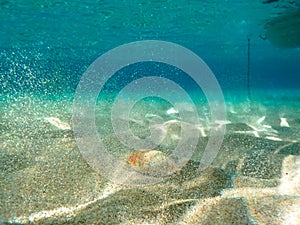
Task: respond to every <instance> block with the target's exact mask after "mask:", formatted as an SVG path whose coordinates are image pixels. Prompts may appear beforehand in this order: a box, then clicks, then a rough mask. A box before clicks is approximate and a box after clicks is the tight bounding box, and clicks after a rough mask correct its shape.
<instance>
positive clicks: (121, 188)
mask: <svg viewBox="0 0 300 225" xmlns="http://www.w3.org/2000/svg"><path fill="white" fill-rule="evenodd" d="M277 104H278V103H277ZM101 107H102V108H101ZM106 107H107V106H106V105H105V104H102V105H101V104H100V108H101V109H99V111H97V112H96V116H97V118H98V119H97V120H96V123H97V124H100V125H99V129H98V132H103V134H104V138H103V142H104V143H105V144H106V146H108V148H109V151H111V153H112V154H113V155H115V156H116V157H118V159H119V160H123V161H124V162H125V163H126V161H127V159H128V156H129V155H130V154H132V150H130V149H128V148H124V147H122V145H121V143H120V142H119V141H118V140H117V138H116V136H114V135H113V134H111V128H109V127H108V128H107V127H106V126H102V125H101V124H105V122H103V121H104V120H105V119H107V118H109V116H107V115H106V114H105V113H104V112H106ZM138 107H140V108H138ZM138 107H137V108H136V111H135V114H132V118H131V119H130V121H129V122H130V124H131V127H132V129H135V132H136V133H137V134H140V135H141V136H143V135H145V136H146V135H147V132H148V131H147V130H148V128H147V126H146V125H147V123H145V121H144V120H146V118H149V117H147V116H145V114H146V113H148V114H151V115H153V114H156V115H159V116H161V117H162V118H163V119H164V120H165V121H164V122H165V125H166V126H165V132H166V134H167V136H166V140H165V142H164V145H161V146H160V147H161V149H160V150H161V151H165V152H166V153H168V147H172V146H173V145H176V143H177V142H178V140H179V139H180V122H178V121H180V118H178V115H176V111H174V110H173V111H172V110H171V111H169V112H172V113H170V114H169V115H167V114H166V112H167V110H169V109H170V108H169V109H168V107H169V106H161V107H159V108H157V105H155V104H154V105H152V106H151V105H150V106H149V105H148V106H147V107H145V106H144V105H143V104H141V105H140V106H138ZM203 107H204V106H203ZM154 108H155V110H152V109H154ZM0 110H1V121H0V137H1V142H0V150H1V151H0V160H1V161H0V179H1V182H0V191H1V204H0V222H1V223H4V224H5V223H6V224H285V225H287V224H300V210H299V208H300V143H299V142H300V116H299V115H300V112H299V111H300V107H298V106H295V105H285V106H284V107H278V106H276V105H272V104H270V103H268V104H263V103H260V104H258V103H251V104H250V103H249V102H248V103H228V104H227V120H228V121H227V122H226V123H227V124H226V127H227V130H226V135H225V138H224V141H223V144H222V147H221V149H220V151H219V154H218V155H217V157H216V159H215V160H214V161H213V163H212V164H211V166H209V168H207V169H205V170H203V171H199V169H198V168H199V162H200V158H201V152H202V151H203V149H204V148H205V146H206V143H207V140H208V136H209V126H210V123H208V122H205V119H204V118H206V116H203V120H200V121H204V122H202V125H201V126H200V125H199V127H200V128H199V129H201V132H200V134H201V136H200V138H199V141H198V145H197V148H196V151H195V153H194V155H193V156H192V158H191V159H190V160H189V161H188V163H187V164H186V165H185V166H184V167H183V168H182V169H181V170H180V171H177V172H175V173H174V174H172V175H171V176H170V177H168V178H167V179H165V180H164V181H163V182H160V183H157V184H153V185H146V186H129V185H121V184H114V183H112V182H111V181H109V180H108V179H106V178H105V177H103V176H101V174H99V173H97V172H95V171H94V170H93V169H92V168H91V167H90V165H89V164H88V163H87V162H86V161H85V159H84V158H83V156H82V155H81V152H80V150H79V148H78V146H77V144H76V142H75V137H74V134H73V132H72V121H71V118H72V101H67V100H59V101H58V100H37V99H32V98H18V99H14V100H11V101H10V102H4V101H2V102H1V104H0ZM204 111H205V110H204ZM282 118H283V119H282ZM206 120H207V118H206ZM168 121H169V123H168ZM170 121H172V122H170ZM176 121H177V122H176Z"/></svg>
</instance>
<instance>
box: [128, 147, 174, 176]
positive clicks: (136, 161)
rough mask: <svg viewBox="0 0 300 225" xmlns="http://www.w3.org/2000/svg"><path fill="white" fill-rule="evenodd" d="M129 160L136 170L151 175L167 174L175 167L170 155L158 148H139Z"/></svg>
mask: <svg viewBox="0 0 300 225" xmlns="http://www.w3.org/2000/svg"><path fill="white" fill-rule="evenodd" d="M128 161H129V163H130V164H131V166H132V167H133V168H134V169H135V170H136V171H138V172H141V173H146V174H148V175H151V176H165V175H168V174H169V173H172V172H173V169H174V165H173V164H172V163H171V161H170V160H168V156H167V155H166V154H165V153H163V152H161V151H158V150H147V149H142V150H139V151H137V152H135V153H134V154H132V155H131V156H130V157H129V159H128Z"/></svg>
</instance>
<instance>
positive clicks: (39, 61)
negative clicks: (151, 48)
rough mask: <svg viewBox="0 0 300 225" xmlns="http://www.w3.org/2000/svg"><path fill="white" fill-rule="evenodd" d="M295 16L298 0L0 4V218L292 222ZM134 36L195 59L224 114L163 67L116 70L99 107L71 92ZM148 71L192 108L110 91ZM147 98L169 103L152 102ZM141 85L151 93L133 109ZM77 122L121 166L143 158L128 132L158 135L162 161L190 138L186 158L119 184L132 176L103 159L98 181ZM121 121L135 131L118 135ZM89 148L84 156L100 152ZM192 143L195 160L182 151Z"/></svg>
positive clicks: (297, 90)
mask: <svg viewBox="0 0 300 225" xmlns="http://www.w3.org/2000/svg"><path fill="white" fill-rule="evenodd" d="M299 8H300V2H299V1H297V0H296V1H285V0H279V1H264V0H253V1H242V0H226V1H225V0H224V1H220V0H210V1H208V0H203V1H196V0H191V1H184V0H175V1H161V0H155V1H138V0H133V1H129V0H124V1H120V0H113V1H106V0H96V1H95V0H94V1H92V0H86V1H79V0H75V1H54V0H53V1H51V0H40V1H34V0H24V1H13V0H0V140H1V141H0V196H1V201H0V203H1V204H0V223H2V222H3V223H4V222H8V223H13V222H16V223H21V224H28V223H30V222H32V223H36V224H45V223H49V224H53V223H58V224H60V223H70V224H80V223H81V224H82V223H85V224H174V223H182V224H210V223H211V222H212V221H213V224H292V223H289V222H291V221H289V219H288V218H290V217H292V218H295V219H294V221H296V223H295V224H297V222H299V221H300V219H299V218H300V216H299V212H297V211H298V210H297V208H298V207H299V202H300V197H299V196H300V191H299V190H300V189H299V174H300V172H299V171H300V166H299V165H300V163H299V162H300V158H299V155H300V152H299V149H300V145H299V142H300V116H299V115H300V30H299V27H300V19H299V17H300V16H299V14H300V13H299ZM278 21H279V22H278ZM144 40H157V41H167V42H173V43H176V44H178V45H181V46H183V47H185V48H187V49H189V50H191V51H192V52H194V53H195V54H197V55H198V56H199V57H200V58H201V59H202V60H203V61H204V62H205V63H206V64H207V65H208V67H209V68H210V69H211V71H212V72H213V74H214V76H215V78H216V79H217V81H218V84H219V86H220V88H221V90H222V95H223V96H224V100H225V102H224V106H225V108H224V110H225V111H224V112H226V113H224V117H221V120H218V119H219V117H218V116H217V117H214V113H212V112H211V109H212V108H211V107H212V106H215V107H220V110H221V111H222V109H223V108H222V102H221V105H220V104H219V103H220V102H218V101H216V102H214V101H213V102H209V101H208V100H207V98H206V97H207V95H206V94H207V93H204V91H203V90H202V89H201V88H200V87H199V85H198V84H197V82H196V81H195V80H193V79H192V78H191V77H190V76H189V75H187V73H186V72H185V71H182V70H180V69H179V68H176V67H175V66H172V65H167V64H164V63H161V62H153V61H152V62H140V63H135V64H132V65H128V66H126V67H124V68H122V69H121V70H119V71H117V72H116V73H115V74H114V75H113V76H112V77H111V78H110V79H109V80H108V81H107V82H106V83H105V84H104V86H103V88H102V91H101V92H100V93H99V95H98V96H97V98H96V99H95V100H94V99H90V96H91V95H90V94H91V93H90V91H91V90H87V92H86V93H83V96H79V97H78V96H76V94H75V93H76V90H78V89H76V88H77V87H78V84H79V83H80V81H81V79H82V76H83V74H85V72H86V71H87V69H88V68H89V66H90V65H91V64H92V63H93V62H94V61H95V60H96V59H97V58H98V57H99V56H102V55H103V54H105V53H106V52H108V51H110V50H111V49H113V48H116V47H118V46H120V45H123V44H127V43H130V42H134V41H144ZM120 57H121V58H122V55H120ZM124 57H126V56H124ZM176 57H180V56H178V55H170V58H176ZM185 62H189V58H186V61H185ZM106 63H107V65H109V66H112V67H114V65H115V63H116V62H106ZM104 67H105V65H103V68H104ZM101 68H102V67H101V66H100V69H101ZM105 68H106V67H105ZM201 75H202V73H201V71H199V76H201ZM100 76H101V74H100ZM150 76H158V77H160V78H166V79H169V80H172V81H173V82H175V83H176V84H177V85H178V86H180V87H181V88H183V90H184V91H185V92H186V93H187V94H188V95H189V97H190V98H191V101H187V100H186V98H184V97H185V95H181V94H178V93H179V92H178V93H176V92H174V90H175V89H172V88H170V87H171V86H164V83H163V82H162V83H157V84H158V85H157V86H159V88H158V89H155V88H152V90H151V87H152V86H151V85H150V84H149V87H148V86H147V85H145V86H142V87H139V88H138V87H137V88H136V89H135V88H131V89H130V92H128V93H125V95H122V96H121V97H120V96H119V93H120V92H121V91H122V90H123V89H124V88H126V87H127V86H128V85H129V84H134V83H135V82H137V80H138V79H141V78H145V77H150ZM99 80H101V79H99ZM99 80H97V81H99ZM93 82H94V80H91V84H93ZM91 87H94V86H93V85H91ZM156 90H158V91H161V92H160V94H166V96H169V97H170V96H171V97H170V98H169V99H167V100H165V99H163V98H162V97H157V96H155V94H157V93H155V91H156ZM145 91H148V92H146V93H152V95H150V96H144V97H143V98H141V99H139V101H137V102H135V100H134V99H135V97H136V96H139V95H140V94H141V93H143V92H145ZM151 91H152V92H151ZM91 92H92V91H91ZM85 94H86V95H85ZM213 94H214V93H213ZM216 95H217V94H216ZM223 96H221V97H223ZM219 97H220V96H218V100H220V99H219ZM79 100H80V101H82V102H85V104H86V105H84V106H83V107H82V105H80V104H78V102H76V101H79ZM80 101H79V103H80ZM118 101H119V102H118ZM116 102H117V103H118V104H119V105H117V109H116V110H115V111H114V112H112V111H113V109H114V108H113V107H114V106H115V105H114V104H116ZM174 102H175V103H176V104H178V105H177V106H178V107H179V108H180V109H181V111H180V110H178V108H176V107H175V106H174V104H173V103H174ZM216 103H217V104H216ZM91 105H94V108H92V109H93V110H90V111H89V110H87V109H88V108H89V107H90V106H91ZM128 105H130V106H132V108H131V109H130V111H129V112H123V109H128V108H127V106H128ZM79 106H80V107H82V108H80V107H79ZM76 107H77V108H76ZM86 108H87V109H86ZM195 112H196V113H197V118H196V120H194V117H193V116H194V114H193V113H195ZM222 112H223V111H222ZM76 113H77V114H76ZM80 113H82V114H83V115H81V114H80ZM85 113H86V114H85ZM89 113H90V114H89ZM91 116H94V118H92V119H91ZM82 118H83V121H90V119H91V121H92V122H93V123H91V124H90V125H95V133H96V136H97V135H98V137H99V138H100V139H101V140H102V142H103V145H104V146H105V148H106V149H107V152H109V153H110V154H111V155H113V157H115V158H117V160H119V161H121V162H124V163H125V164H126V165H128V166H130V162H129V161H128V159H129V158H130V157H132V154H134V153H135V152H136V150H139V149H138V148H135V147H133V146H136V145H135V144H137V143H139V142H138V141H136V142H137V143H135V140H137V139H130V137H129V136H126V135H131V134H132V135H133V136H136V137H138V138H139V139H138V140H139V141H140V140H141V139H142V140H144V139H147V137H148V136H151V135H154V137H156V138H157V139H156V140H154V142H155V141H156V142H158V141H159V140H160V138H161V137H164V139H163V140H162V141H161V142H159V143H156V142H155V143H156V148H154V149H156V150H159V151H160V152H161V154H158V155H159V156H161V155H163V154H166V155H170V154H171V153H172V151H173V150H174V148H175V147H176V146H177V145H179V143H181V142H180V141H181V140H182V139H186V140H185V141H186V142H187V143H183V144H182V146H184V148H183V150H184V151H183V153H182V152H179V154H178V155H175V156H174V158H176V157H178V158H180V157H179V156H184V157H185V158H188V160H187V161H188V163H187V164H185V167H183V168H180V169H182V170H180V171H176V173H174V174H173V175H172V176H171V177H166V179H165V177H164V179H163V181H162V182H160V183H159V184H153V185H148V186H146V187H144V186H141V187H135V186H130V185H129V186H122V185H120V183H126V184H128V183H129V184H130V179H131V178H130V177H129V178H128V177H127V178H126V179H128V180H126V179H125V178H123V177H122V176H123V175H124V174H130V173H128V171H126V170H124V171H125V172H124V171H123V170H118V169H119V167H118V166H116V164H112V163H111V162H114V163H115V161H112V160H107V161H105V160H104V166H103V167H101V166H100V167H99V168H102V169H103V168H104V169H105V168H106V167H107V168H109V170H112V171H113V172H116V173H115V174H114V173H113V172H111V171H109V172H107V173H101V172H103V171H101V172H99V171H97V168H98V167H97V165H92V163H91V162H90V161H91V159H93V158H97V157H96V156H95V155H92V156H89V155H88V154H87V155H88V157H86V155H85V153H84V152H82V148H81V147H82V146H80V144H78V143H84V142H81V140H82V139H83V138H86V136H89V135H90V134H92V131H93V128H94V127H93V126H90V127H89V126H87V127H85V129H86V130H85V131H87V134H88V135H86V134H78V130H79V131H80V129H79V128H80V126H79V125H82V126H86V124H85V122H83V123H82V120H80V119H82ZM78 121H80V122H78ZM112 121H117V124H113V123H112ZM86 123H87V124H89V123H88V122H86ZM118 123H119V124H118ZM78 124H79V125H78ZM224 124H225V125H226V131H225V130H223V129H224V127H225V126H224ZM118 125H120V127H119V128H118V127H116V126H118ZM127 125H128V127H129V128H130V129H131V131H130V132H132V133H130V132H129V131H128V132H127V130H126V129H125V130H123V128H124V127H126V126H127ZM78 127H79V128H78ZM76 129H77V130H76ZM116 129H120V130H121V132H120V133H118V132H117V131H118V130H116ZM213 131H216V132H217V133H216V134H217V135H216V136H215V138H216V139H215V140H216V141H215V142H218V141H219V140H221V141H223V142H222V145H221V146H220V149H219V152H218V155H215V156H214V157H215V160H214V161H213V162H212V163H211V165H210V166H209V168H208V169H207V170H204V171H199V170H198V167H199V165H200V162H201V157H203V155H204V153H205V146H206V144H207V143H208V142H209V137H210V135H211V134H214V133H213ZM223 131H224V137H223V136H222V135H223V133H222V132H223ZM76 132H77V133H76ZM122 132H123V133H122ZM218 132H219V133H218ZM220 132H221V133H220ZM116 133H118V134H116ZM124 133H125V134H124ZM155 134H157V135H158V136H155ZM195 134H198V136H199V139H198V140H197V143H196V144H195V145H194V146H193V142H192V137H194V135H195ZM220 134H222V135H220ZM118 135H119V136H118ZM120 135H121V136H122V135H123V136H122V137H123V138H124V137H125V138H124V139H125V141H124V140H122V138H120ZM212 136H213V135H212ZM127 137H128V142H130V141H131V145H130V144H128V143H127V142H126V139H127ZM189 138H191V140H190V139H189ZM223 138H224V140H223ZM87 140H88V141H87V143H86V146H88V149H93V148H94V146H95V145H96V144H95V143H94V142H93V140H90V139H87ZM132 140H133V141H132ZM187 140H188V141H187ZM193 147H195V149H194V151H193V154H192V155H189V151H187V152H185V150H188V149H189V148H193ZM181 153H182V154H181ZM185 153H186V154H185ZM102 156H103V155H102ZM104 156H105V155H104ZM89 157H90V158H89ZM184 157H183V158H184ZM211 157H213V156H211ZM178 158H176V160H177V161H176V160H175V159H174V160H175V161H174V162H176V163H178V162H181V161H180V159H178ZM185 158H184V159H185ZM152 160H153V159H152ZM156 160H157V159H156ZM160 160H161V159H160ZM100 161H101V160H100ZM101 162H103V161H101ZM111 164H112V165H111ZM120 168H122V167H120ZM134 169H136V168H133V169H132V168H131V170H134ZM138 169H143V168H138ZM100 170H101V169H100ZM131 170H129V172H130V171H131ZM138 171H139V170H138ZM111 173H112V174H113V175H115V176H114V178H113V179H112V176H111ZM139 173H141V174H143V172H141V171H139ZM145 173H146V172H145ZM109 175H110V176H109ZM154 177H155V176H154ZM155 178H157V177H155ZM114 181H118V182H116V183H117V184H114ZM141 183H143V182H141ZM224 209H226V210H224ZM227 209H228V210H227ZM240 209H241V210H240ZM237 210H240V211H237ZM236 212H238V213H236ZM260 212H262V213H260ZM279 212H280V213H279ZM215 215H218V216H217V217H216V216H215ZM224 221H225V222H224ZM299 223H300V222H299Z"/></svg>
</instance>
